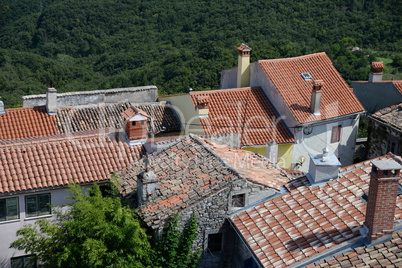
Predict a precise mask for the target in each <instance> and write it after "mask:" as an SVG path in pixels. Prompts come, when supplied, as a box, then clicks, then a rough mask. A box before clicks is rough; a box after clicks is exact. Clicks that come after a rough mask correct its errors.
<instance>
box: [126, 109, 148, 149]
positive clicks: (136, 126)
mask: <svg viewBox="0 0 402 268" xmlns="http://www.w3.org/2000/svg"><path fill="white" fill-rule="evenodd" d="M121 115H122V116H123V117H124V130H125V132H126V136H127V140H128V142H129V144H130V145H138V144H144V143H145V142H146V140H147V138H148V135H147V134H148V133H147V129H148V120H150V116H149V115H148V114H147V113H146V112H144V111H142V110H141V109H138V108H136V107H135V106H131V107H130V108H128V109H127V110H125V111H124V112H122V113H121Z"/></svg>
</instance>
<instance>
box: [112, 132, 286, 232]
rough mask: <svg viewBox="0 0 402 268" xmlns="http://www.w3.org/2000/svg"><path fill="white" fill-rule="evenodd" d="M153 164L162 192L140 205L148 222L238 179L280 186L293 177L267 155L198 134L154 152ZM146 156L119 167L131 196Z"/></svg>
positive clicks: (275, 186) (122, 187)
mask: <svg viewBox="0 0 402 268" xmlns="http://www.w3.org/2000/svg"><path fill="white" fill-rule="evenodd" d="M149 157H150V159H151V165H150V169H151V170H152V171H153V172H154V173H155V174H156V176H157V177H158V179H159V182H158V186H157V188H156V190H157V192H158V196H157V197H155V198H154V199H152V200H150V201H149V202H148V203H147V204H146V205H145V206H142V207H141V208H140V209H139V214H140V215H141V216H142V217H143V219H144V221H145V222H146V223H147V224H148V225H149V226H153V224H154V221H155V220H158V221H160V220H162V221H163V220H165V219H166V218H167V217H168V216H169V214H170V213H167V211H169V212H176V211H178V210H179V209H183V208H185V207H188V206H190V205H192V204H195V203H197V202H199V201H200V200H202V199H204V198H206V197H210V196H211V195H213V194H216V193H218V192H219V191H221V190H222V189H223V188H225V187H228V185H229V182H230V181H233V180H234V179H245V180H248V181H250V182H252V183H256V184H260V185H263V186H266V187H270V188H273V189H276V190H279V187H281V186H282V185H286V184H287V182H288V180H289V179H288V177H286V176H284V175H282V172H281V170H280V169H279V168H277V167H275V166H273V165H272V164H271V163H270V162H269V161H268V160H267V159H266V158H264V157H262V156H259V155H256V154H254V153H252V152H248V151H244V150H240V149H234V148H229V147H227V146H223V145H219V144H218V143H215V142H212V141H210V140H207V139H204V138H199V137H196V136H194V135H190V136H184V137H182V138H180V139H177V140H176V142H175V143H173V144H171V145H170V147H168V148H166V149H164V150H162V151H159V152H155V153H153V154H151V155H150V156H149ZM144 165H145V164H144V161H140V162H138V163H132V164H131V165H130V166H128V167H126V168H124V169H122V170H120V171H119V172H118V174H119V176H120V178H121V180H122V184H121V192H122V194H123V195H125V196H127V195H130V194H132V193H133V192H134V189H136V187H137V175H138V174H140V173H141V172H142V171H144V170H145V166H144Z"/></svg>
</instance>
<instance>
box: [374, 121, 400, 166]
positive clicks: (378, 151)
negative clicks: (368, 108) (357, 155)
mask: <svg viewBox="0 0 402 268" xmlns="http://www.w3.org/2000/svg"><path fill="white" fill-rule="evenodd" d="M390 142H394V143H395V144H396V146H397V150H396V151H392V153H394V154H397V155H402V132H401V131H400V130H398V129H396V128H393V127H391V126H389V125H387V124H385V123H382V122H379V121H377V120H375V119H372V118H371V117H369V127H368V141H367V144H368V149H367V157H366V159H372V158H375V157H378V156H381V155H384V154H386V153H388V152H389V149H390V148H389V143H390Z"/></svg>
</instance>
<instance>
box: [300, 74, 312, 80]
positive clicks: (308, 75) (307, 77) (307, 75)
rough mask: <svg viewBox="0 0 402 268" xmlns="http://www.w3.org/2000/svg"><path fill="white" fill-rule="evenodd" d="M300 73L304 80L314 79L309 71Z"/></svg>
mask: <svg viewBox="0 0 402 268" xmlns="http://www.w3.org/2000/svg"><path fill="white" fill-rule="evenodd" d="M300 75H301V77H302V78H303V79H304V81H309V80H312V79H313V77H311V75H310V74H309V73H301V74H300Z"/></svg>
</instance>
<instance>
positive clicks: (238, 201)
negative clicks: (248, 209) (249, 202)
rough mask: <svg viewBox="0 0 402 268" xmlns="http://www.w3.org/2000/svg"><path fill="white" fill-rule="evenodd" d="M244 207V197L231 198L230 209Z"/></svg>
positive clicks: (237, 195) (239, 195)
mask: <svg viewBox="0 0 402 268" xmlns="http://www.w3.org/2000/svg"><path fill="white" fill-rule="evenodd" d="M245 205H246V195H245V194H236V195H233V196H232V207H244V206H245Z"/></svg>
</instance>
